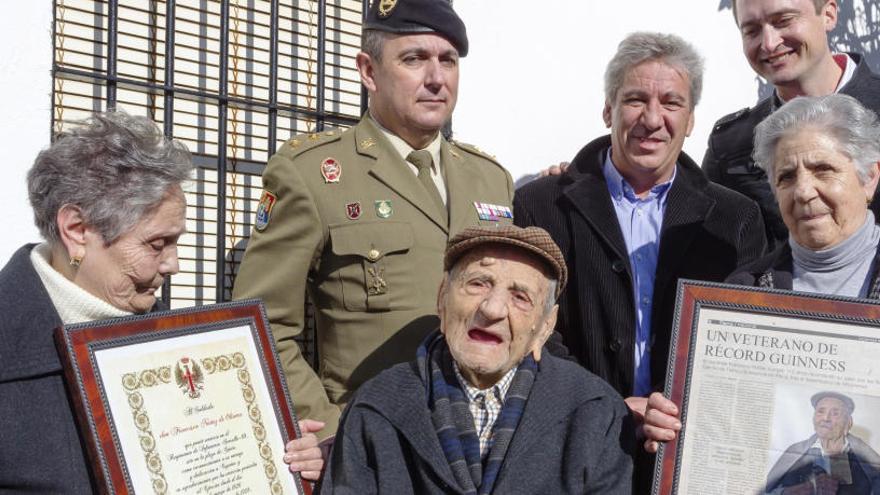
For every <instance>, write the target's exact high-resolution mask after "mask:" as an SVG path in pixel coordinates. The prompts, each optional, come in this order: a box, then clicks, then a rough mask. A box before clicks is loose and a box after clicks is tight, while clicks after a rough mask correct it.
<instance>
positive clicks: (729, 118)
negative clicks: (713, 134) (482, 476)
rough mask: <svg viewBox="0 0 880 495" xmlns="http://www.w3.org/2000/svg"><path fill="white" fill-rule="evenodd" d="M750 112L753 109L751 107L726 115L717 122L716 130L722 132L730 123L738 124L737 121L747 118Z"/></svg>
mask: <svg viewBox="0 0 880 495" xmlns="http://www.w3.org/2000/svg"><path fill="white" fill-rule="evenodd" d="M750 110H751V109H750V108H749V107H746V108H743V109H742V110H740V111H738V112H733V113H731V114H728V115H725V116H724V117H721V118H720V119H718V122H715V128H714V130H716V131H718V130H721V129H723V128H724V127H726V126H727V125H729V124H730V123H732V122H736V121H737V120H739V119H741V118H743V117H745V116H747V115H748V114H749V111H750Z"/></svg>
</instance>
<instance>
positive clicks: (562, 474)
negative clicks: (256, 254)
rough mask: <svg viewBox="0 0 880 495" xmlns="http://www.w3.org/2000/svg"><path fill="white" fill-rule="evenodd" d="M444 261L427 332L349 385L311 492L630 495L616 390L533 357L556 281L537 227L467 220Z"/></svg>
mask: <svg viewBox="0 0 880 495" xmlns="http://www.w3.org/2000/svg"><path fill="white" fill-rule="evenodd" d="M444 266H445V270H446V273H445V275H444V278H443V282H442V284H441V285H440V290H439V295H438V296H437V311H438V313H439V315H440V326H439V330H438V331H437V332H435V333H433V334H431V335H430V336H428V338H427V339H426V340H425V341H424V342H423V343H422V345H421V347H419V349H418V352H417V357H416V359H415V360H414V361H411V362H409V363H403V364H398V365H396V366H394V367H393V368H391V369H389V370H386V371H385V372H383V373H381V374H379V376H377V377H375V378H373V379H372V380H370V381H368V382H367V383H365V384H364V385H363V386H362V387H361V388H360V390H358V392H357V393H356V394H355V396H354V399H353V400H352V402H351V403H350V404H349V405H348V408H347V409H346V412H345V415H344V416H343V418H342V423H341V425H340V428H339V433H338V435H337V439H336V443H335V444H334V446H333V453H332V455H331V459H330V463H329V467H328V469H327V472H326V475H325V477H324V485H323V487H322V492H321V493H324V494H326V493H331V494H334V493H335V494H349V493H352V494H353V493H357V494H363V493H394V494H397V493H418V494H432V493H437V494H441V493H457V494H478V493H479V494H488V493H516V494H532V493H535V494H537V493H541V494H544V493H602V494H615V493H620V494H629V493H631V486H630V476H631V472H632V459H631V451H632V449H634V447H635V439H634V436H633V432H634V428H633V426H632V425H631V424H629V423H630V416H629V413H628V410H627V407H626V405H625V404H624V402H623V400H622V399H621V397H620V395H618V394H617V393H616V392H615V391H614V390H613V389H612V388H611V386H610V385H608V384H607V383H606V382H605V381H603V380H601V379H599V378H598V377H596V376H595V375H593V374H592V373H590V372H588V371H586V370H585V369H584V368H582V367H580V366H578V365H577V364H575V363H573V362H570V361H565V360H562V359H559V358H556V357H554V356H551V355H547V354H542V352H541V350H542V347H543V345H544V341H545V340H546V339H547V337H548V336H549V335H550V333H551V332H552V331H553V326H554V324H555V322H556V313H557V310H558V307H557V306H556V304H555V302H556V298H557V297H558V296H559V293H560V292H561V291H562V289H563V287H564V286H565V282H566V278H567V271H566V268H565V260H564V259H563V257H562V253H561V252H560V251H559V248H558V247H557V246H556V244H555V243H554V242H553V240H552V239H550V236H549V234H547V232H546V231H544V230H543V229H540V228H537V227H529V228H526V229H522V228H518V227H513V226H507V227H502V228H470V229H466V230H464V231H463V232H462V233H461V234H459V235H458V236H456V237H455V238H453V239H452V241H450V243H449V247H448V248H447V250H446V256H445V263H444Z"/></svg>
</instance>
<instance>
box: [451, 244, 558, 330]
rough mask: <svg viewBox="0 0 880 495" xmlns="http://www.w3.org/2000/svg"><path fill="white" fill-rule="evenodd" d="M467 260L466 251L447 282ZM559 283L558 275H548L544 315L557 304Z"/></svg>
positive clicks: (536, 258) (458, 271)
mask: <svg viewBox="0 0 880 495" xmlns="http://www.w3.org/2000/svg"><path fill="white" fill-rule="evenodd" d="M533 258H534V259H535V260H538V261H540V262H541V264H542V265H541V266H544V264H545V263H546V262H545V261H543V260H542V259H541V258H539V257H538V256H537V255H534V256H533ZM465 260H467V253H465V254H464V255H463V256H462V257H461V258H459V259H458V261H456V262H455V264H454V265H452V268H450V269H449V272H447V273H446V281H447V283H448V282H450V281H452V280H455V279H456V278H458V276H459V275H460V274H461V270H462V268H464V266H465V263H462V262H463V261H465ZM545 270H546V271H547V272H550V269H549V267H548V268H545ZM558 285H559V280H557V279H556V277H553V276H547V295H546V296H545V297H544V310H543V313H542V314H543V315H544V316H547V315H548V314H550V311H551V310H552V309H553V306H555V305H556V297H555V294H556V287H557V286H558ZM447 287H448V286H447ZM447 293H448V289H447Z"/></svg>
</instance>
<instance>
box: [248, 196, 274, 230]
mask: <svg viewBox="0 0 880 495" xmlns="http://www.w3.org/2000/svg"><path fill="white" fill-rule="evenodd" d="M276 201H278V196H275V195H274V194H272V193H271V192H270V191H267V190H265V189H264V190H263V195H262V196H261V197H260V204H259V205H258V206H257V215H256V217H257V218H256V220H255V221H254V228H255V229H257V230H259V231H260V232H262V231H264V230H266V227H268V226H269V219H270V218H272V208H273V207H274V206H275V202H276Z"/></svg>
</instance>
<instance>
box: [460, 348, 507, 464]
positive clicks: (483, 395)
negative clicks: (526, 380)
mask: <svg viewBox="0 0 880 495" xmlns="http://www.w3.org/2000/svg"><path fill="white" fill-rule="evenodd" d="M452 364H453V369H454V370H455V377H456V378H457V379H458V383H460V384H461V388H462V389H463V390H464V394H465V396H466V397H467V399H468V410H469V411H470V413H471V416H472V417H473V419H474V428H475V429H476V431H477V439H478V440H479V442H480V456H481V457H482V458H483V459H485V457H486V454H488V453H489V448H490V447H491V445H492V431H493V427H494V426H495V421H497V420H498V415H499V414H500V413H501V408H502V406H504V397H505V396H506V395H507V389H508V388H510V383H511V382H512V381H513V377H514V376H515V375H516V370H517V367H516V366H514V367H513V368H511V369H510V371H508V372H507V373H505V374H504V376H502V377H501V379H500V380H498V382H497V383H495V385H492V386H491V387H489V388H487V389H479V388H477V387H474V386H473V385H471V384H470V383H468V381H467V380H466V379H465V378H464V376H462V374H461V370H460V369H459V368H458V363H456V362H455V361H453V362H452Z"/></svg>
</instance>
